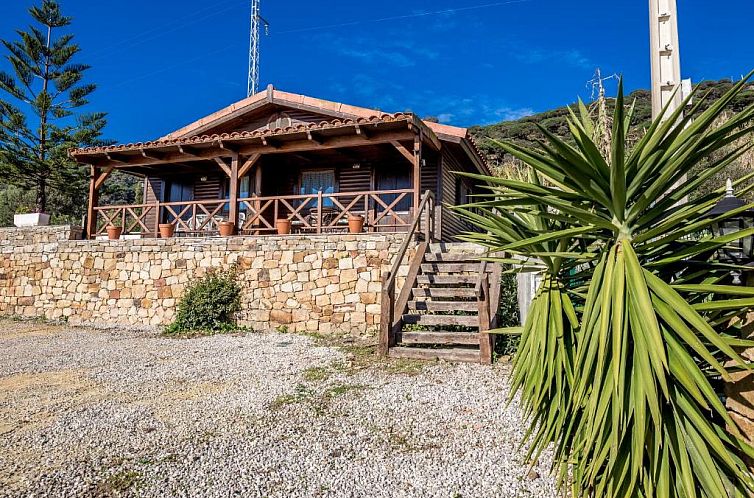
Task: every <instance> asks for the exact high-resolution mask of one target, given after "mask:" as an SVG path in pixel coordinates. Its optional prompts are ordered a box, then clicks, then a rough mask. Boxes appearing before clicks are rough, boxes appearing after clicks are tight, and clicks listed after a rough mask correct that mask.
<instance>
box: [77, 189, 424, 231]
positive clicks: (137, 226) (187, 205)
mask: <svg viewBox="0 0 754 498" xmlns="http://www.w3.org/2000/svg"><path fill="white" fill-rule="evenodd" d="M412 195H413V190H410V189H396V190H376V191H363V192H339V193H334V194H325V193H322V192H318V193H316V194H310V195H285V196H265V197H261V196H260V197H256V196H255V197H246V198H241V199H239V200H238V207H239V209H238V213H239V219H238V231H239V232H240V233H241V234H242V235H269V234H273V233H276V232H277V230H278V228H277V224H276V222H277V221H278V220H287V221H289V222H290V223H291V231H292V232H293V233H314V234H316V233H338V232H346V231H348V230H349V226H348V219H349V217H354V216H360V217H362V219H363V230H364V231H365V232H405V231H408V230H409V228H410V227H411V224H412V222H413V209H412V208H411V207H410V204H411V199H412ZM229 212H230V203H229V201H228V200H227V199H212V200H200V201H181V202H155V203H149V204H134V205H127V206H101V207H95V208H94V214H95V216H96V217H97V220H96V221H97V223H96V232H95V233H94V234H90V236H91V237H97V236H104V234H105V233H106V232H107V226H108V225H115V226H119V227H122V228H123V232H122V233H123V234H124V235H133V236H141V237H156V236H157V234H159V233H160V229H159V226H160V225H161V224H170V225H173V228H174V232H175V235H177V236H212V235H217V234H218V227H219V224H220V222H221V221H228V217H229Z"/></svg>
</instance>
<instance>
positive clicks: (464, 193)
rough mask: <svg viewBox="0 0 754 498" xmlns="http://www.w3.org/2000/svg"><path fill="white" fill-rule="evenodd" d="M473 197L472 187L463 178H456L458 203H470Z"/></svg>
mask: <svg viewBox="0 0 754 498" xmlns="http://www.w3.org/2000/svg"><path fill="white" fill-rule="evenodd" d="M470 197H471V188H470V187H469V185H468V184H467V183H466V182H464V181H463V180H461V179H460V178H459V179H458V180H456V205H460V204H468V203H469V201H470V200H471V199H470Z"/></svg>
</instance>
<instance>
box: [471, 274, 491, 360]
mask: <svg viewBox="0 0 754 498" xmlns="http://www.w3.org/2000/svg"><path fill="white" fill-rule="evenodd" d="M474 292H475V294H476V298H477V311H478V314H479V360H480V362H481V363H483V364H490V363H492V336H490V334H489V332H488V331H489V330H490V328H491V326H492V313H491V310H490V304H491V303H490V277H489V275H487V260H482V263H481V267H480V269H479V278H478V279H477V282H476V285H475V286H474Z"/></svg>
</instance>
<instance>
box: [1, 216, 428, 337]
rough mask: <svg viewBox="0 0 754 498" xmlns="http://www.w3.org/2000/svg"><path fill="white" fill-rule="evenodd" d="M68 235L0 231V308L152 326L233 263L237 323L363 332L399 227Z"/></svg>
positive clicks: (376, 304)
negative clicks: (210, 273)
mask: <svg viewBox="0 0 754 498" xmlns="http://www.w3.org/2000/svg"><path fill="white" fill-rule="evenodd" d="M34 232H36V233H34ZM72 234H75V231H72V230H71V229H70V228H61V227H55V228H45V229H42V230H40V229H4V230H2V231H0V314H3V315H21V316H28V317H39V316H43V317H45V318H47V319H53V320H55V319H67V320H68V321H69V322H70V323H74V324H123V325H135V326H144V325H148V326H155V327H156V326H161V325H165V324H167V323H169V322H170V321H171V320H172V319H173V316H174V313H175V306H176V302H177V300H178V299H179V298H180V296H181V295H182V294H183V292H184V290H185V288H186V286H187V285H188V284H190V283H191V282H193V281H195V280H196V279H197V278H200V277H201V276H203V275H204V274H205V273H206V272H207V270H209V269H211V268H227V267H230V266H232V265H237V267H238V268H239V281H240V283H241V285H242V288H243V297H242V303H243V311H242V313H241V316H240V322H241V323H242V324H243V325H248V326H251V327H253V328H255V329H257V330H266V329H270V328H274V327H278V326H281V325H285V326H286V327H288V328H289V329H290V330H291V331H311V332H314V331H317V332H320V333H336V332H338V333H350V334H356V335H362V334H371V333H375V332H376V330H377V328H378V325H379V320H380V289H381V275H382V273H383V271H387V269H388V268H389V267H390V264H391V262H392V259H393V257H394V256H395V254H396V253H397V252H398V249H399V247H400V245H401V243H402V241H403V237H404V236H405V235H403V234H380V235H370V234H364V235H319V236H285V237H277V236H275V237H231V238H201V239H199V238H173V239H141V240H119V241H101V240H96V241H92V240H69V239H70V238H71V237H72ZM413 251H414V248H411V250H410V251H409V253H410V254H409V255H408V256H409V257H407V258H406V259H405V260H404V265H403V266H402V269H401V272H402V274H404V275H405V273H406V272H407V264H408V261H409V258H410V256H411V255H412V254H413ZM399 283H400V281H399Z"/></svg>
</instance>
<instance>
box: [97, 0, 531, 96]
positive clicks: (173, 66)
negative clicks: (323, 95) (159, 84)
mask: <svg viewBox="0 0 754 498" xmlns="http://www.w3.org/2000/svg"><path fill="white" fill-rule="evenodd" d="M532 1H534V0H507V1H504V2H494V3H487V4H482V5H471V6H468V7H458V8H452V9H443V10H436V11H430V12H419V13H415V14H405V15H400V16H391V17H383V18H378V19H364V20H361V21H351V22H347V23H340V24H331V25H322V26H311V27H308V28H299V29H291V30H285V31H278V32H276V34H290V33H302V32H307V31H317V30H324V29H333V28H339V27H346V26H354V25H360V24H370V23H379V22H387V21H396V20H401V19H411V18H418V17H427V16H435V15H442V14H452V13H455V12H464V11H470V10H479V9H486V8H492V7H501V6H505V5H513V4H520V3H529V2H532ZM244 3H246V2H244ZM226 10H227V9H226ZM218 13H219V12H218ZM213 15H214V14H213ZM194 22H197V21H194ZM194 22H192V24H193V23H194ZM237 46H238V45H237V44H236V43H232V44H228V45H225V46H223V47H219V48H217V49H216V50H213V51H211V52H208V53H205V54H202V55H198V56H195V57H191V58H189V59H184V60H182V61H179V62H177V63H175V64H171V65H169V66H163V67H161V68H160V69H157V70H155V71H151V72H149V73H145V74H142V75H139V76H134V77H132V78H129V79H126V80H121V81H119V82H118V83H116V84H115V85H113V86H111V87H110V88H118V87H121V86H123V85H126V84H128V83H133V82H135V81H139V80H142V79H144V78H149V77H151V76H155V75H158V74H161V73H165V72H168V71H171V70H173V69H177V68H180V67H183V66H185V65H186V64H188V63H190V62H195V61H198V60H202V59H206V58H207V57H208V56H210V55H215V54H219V53H221V52H225V51H226V50H229V49H231V48H235V47H237Z"/></svg>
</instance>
